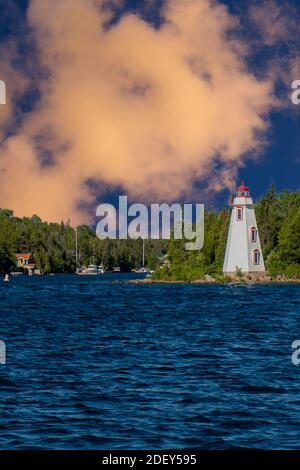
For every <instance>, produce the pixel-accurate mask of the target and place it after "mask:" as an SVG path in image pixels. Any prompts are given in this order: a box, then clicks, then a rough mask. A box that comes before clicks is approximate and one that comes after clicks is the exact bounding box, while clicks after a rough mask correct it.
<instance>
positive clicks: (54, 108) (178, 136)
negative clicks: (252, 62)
mask: <svg viewBox="0 0 300 470" xmlns="http://www.w3.org/2000/svg"><path fill="white" fill-rule="evenodd" d="M101 5H102V2H101V1H100V0H98V1H95V0H59V1H58V0H31V2H30V8H29V12H28V21H29V23H30V26H31V27H32V28H33V29H34V33H33V34H34V40H35V42H36V45H37V49H38V52H39V57H40V61H41V65H42V66H43V67H44V68H45V69H46V70H47V72H48V75H47V79H43V81H41V82H40V91H41V100H40V102H39V104H38V106H37V107H36V109H35V110H33V111H32V112H31V113H29V114H28V116H26V117H25V118H24V122H23V125H22V128H21V129H20V132H19V134H18V135H15V136H13V137H10V138H8V139H7V140H6V142H5V143H4V145H3V148H2V150H1V159H0V165H1V169H2V172H0V200H1V205H2V206H7V207H10V208H12V209H14V210H15V211H16V213H17V214H26V215H31V214H33V213H37V214H39V215H41V216H42V217H44V218H46V219H48V220H60V219H65V220H66V219H68V218H71V221H72V222H73V223H77V222H78V221H83V220H84V218H85V214H84V213H82V211H81V210H80V209H79V208H78V201H83V202H84V203H92V202H93V196H92V194H91V193H90V192H89V189H88V187H87V185H86V184H85V182H86V181H87V180H88V179H91V178H92V179H93V180H96V181H97V180H99V181H102V183H103V185H121V186H122V187H124V190H125V191H127V192H128V194H130V195H132V196H133V197H135V198H136V199H138V198H141V197H143V198H145V197H146V198H147V197H148V198H149V199H150V201H151V199H153V198H154V197H155V199H157V198H160V199H162V200H164V199H166V198H167V199H168V198H170V199H174V198H176V197H180V194H182V193H188V192H189V190H191V188H192V185H193V182H194V181H195V180H196V179H202V180H206V181H207V185H208V186H209V185H211V184H212V183H213V184H214V185H215V187H216V188H217V189H219V188H222V187H224V186H225V187H228V186H230V185H231V184H232V178H234V171H235V169H236V168H238V166H239V165H241V164H242V162H243V159H244V156H245V155H246V154H247V153H249V152H253V151H256V150H257V149H259V148H260V146H261V144H262V141H263V138H262V137H263V135H264V133H265V131H266V130H267V127H268V122H267V119H266V116H267V115H268V113H269V111H270V109H271V108H272V106H273V104H274V96H273V92H272V80H271V79H270V78H268V79H266V80H264V81H263V80H258V79H257V78H256V77H255V76H254V75H252V74H251V73H250V72H249V71H248V69H247V67H246V64H245V53H246V48H245V47H244V44H243V42H242V40H238V39H232V38H231V39H230V36H229V35H228V32H229V31H230V30H231V29H232V28H234V27H235V22H236V21H237V20H236V19H233V18H232V17H231V16H230V15H229V13H228V11H227V10H226V8H225V7H224V6H222V5H220V4H218V3H217V2H216V1H209V0H202V1H199V0H171V1H169V2H168V4H167V6H166V7H165V10H164V12H163V15H164V22H163V23H162V25H161V26H160V27H159V28H156V29H155V28H154V27H153V26H151V25H150V24H149V23H147V22H145V21H144V20H143V19H141V18H140V17H138V16H135V15H133V14H128V15H126V16H123V17H122V18H121V20H120V22H119V23H117V24H116V25H114V26H112V27H110V28H107V27H104V26H103V25H105V24H107V21H108V20H109V11H108V10H107V9H105V10H104V11H103V10H102V9H101ZM216 158H219V159H220V160H221V161H223V162H224V169H223V170H220V171H219V173H216V172H215V171H213V164H214V161H215V159H216ZM16 188H17V190H16Z"/></svg>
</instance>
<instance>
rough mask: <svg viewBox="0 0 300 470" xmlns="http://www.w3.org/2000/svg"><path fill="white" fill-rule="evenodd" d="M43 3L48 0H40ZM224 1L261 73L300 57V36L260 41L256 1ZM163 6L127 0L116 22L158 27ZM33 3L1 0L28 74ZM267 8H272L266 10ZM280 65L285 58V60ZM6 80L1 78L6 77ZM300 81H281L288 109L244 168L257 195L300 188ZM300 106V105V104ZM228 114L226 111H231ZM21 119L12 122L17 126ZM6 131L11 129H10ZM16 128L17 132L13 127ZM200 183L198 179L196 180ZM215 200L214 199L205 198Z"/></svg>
mask: <svg viewBox="0 0 300 470" xmlns="http://www.w3.org/2000/svg"><path fill="white" fill-rule="evenodd" d="M40 1H41V2H42V1H43V0H40ZM222 3H224V4H226V5H227V6H228V8H229V10H230V12H231V13H232V14H233V15H237V16H238V17H239V18H240V21H241V28H240V29H239V31H237V32H236V34H237V35H240V36H245V38H249V42H250V43H251V41H253V51H252V52H251V54H250V55H249V62H248V66H249V69H250V70H251V71H252V72H253V73H255V74H256V75H257V76H259V74H260V73H261V71H263V70H264V68H265V66H266V63H268V62H269V61H270V60H272V58H273V56H274V57H275V55H276V58H278V59H279V60H281V61H282V64H284V58H285V55H286V56H287V57H289V58H290V57H291V56H293V55H294V56H295V57H297V56H298V58H299V57H300V49H299V38H298V37H295V38H294V39H293V38H291V37H290V38H289V40H285V39H282V40H278V42H276V44H273V45H272V46H266V45H264V46H261V47H260V44H259V39H257V38H255V37H254V36H255V34H256V33H255V31H251V28H249V25H248V20H247V12H246V7H245V5H248V6H249V3H251V2H244V1H237V0H223V1H222ZM252 3H253V4H257V5H259V4H260V3H261V2H256V1H253V2H252ZM280 3H281V6H282V8H284V6H286V7H287V9H286V11H287V15H288V14H290V12H289V8H290V7H293V8H295V11H298V13H299V15H300V2H299V1H296V0H289V1H286V2H280ZM162 5H163V0H157V1H155V2H150V4H149V0H145V1H141V0H140V1H138V0H126V1H125V4H124V5H123V6H122V7H121V8H116V13H115V17H114V21H116V22H117V21H118V18H120V17H121V16H122V15H124V14H125V13H126V12H128V11H133V12H136V13H138V14H139V15H141V16H142V17H143V18H144V19H146V20H147V21H149V22H151V23H153V24H155V25H156V26H157V27H158V26H159V23H160V7H161V6H162ZM27 7H28V1H27V0H9V1H7V0H6V1H4V0H0V11H1V14H0V15H1V16H0V42H1V43H2V44H5V42H6V41H8V40H11V39H12V38H14V39H15V40H16V42H17V44H18V48H19V50H20V51H21V52H22V54H21V55H19V58H18V60H17V62H15V63H14V64H13V65H14V67H15V68H16V69H22V70H26V73H27V74H29V75H30V74H33V75H34V69H35V67H36V68H38V67H39V64H38V61H37V62H35V60H34V59H33V58H34V57H35V51H34V46H33V44H32V42H31V41H30V40H29V39H28V38H29V37H30V34H29V29H28V25H27V23H26V9H27ZM266 11H267V10H266ZM279 63H280V62H279ZM0 78H1V77H0ZM296 79H300V76H293V75H290V77H287V81H286V82H285V83H284V82H283V81H282V80H280V79H279V80H278V83H277V88H278V96H280V97H281V100H282V101H284V100H285V101H286V104H287V105H286V107H282V108H280V109H279V110H276V111H273V112H272V113H271V114H270V116H269V119H270V128H269V131H268V135H267V145H266V146H265V148H264V150H263V152H262V154H261V155H259V157H258V158H253V155H249V158H248V159H246V160H245V164H244V166H243V167H242V168H240V170H239V173H238V177H239V178H242V179H245V181H246V182H247V184H248V185H249V186H250V187H251V188H253V191H252V192H253V195H254V197H259V196H260V195H261V194H263V193H264V192H265V191H266V190H267V189H268V187H269V185H270V183H271V182H274V183H275V185H276V187H277V189H278V190H283V189H291V190H293V189H297V188H299V186H300V185H299V174H300V127H299V122H300V121H299V118H300V112H299V109H296V108H297V107H296V106H292V105H290V88H289V83H292V81H293V80H296ZM38 98H39V92H38V90H37V89H36V88H35V87H34V86H32V88H31V89H30V90H27V92H26V94H25V95H24V96H22V98H21V99H20V102H19V112H20V116H18V113H17V114H16V116H15V121H16V122H18V119H21V118H22V114H23V113H24V111H25V112H27V113H28V112H30V111H31V110H32V109H33V108H34V107H35V106H36V104H37V103H38ZM299 108H300V106H299ZM225 112H226V110H225ZM16 122H14V123H13V124H12V127H13V129H14V128H15V126H16ZM6 132H8V133H9V132H10V130H9V129H6ZM12 132H14V130H12ZM196 184H197V183H196ZM119 192H120V189H119V188H117V189H116V188H114V186H113V185H112V186H111V187H110V188H107V196H106V197H105V199H108V200H112V201H113V200H115V199H116V196H117V195H118V194H119ZM201 202H205V203H207V202H209V201H201ZM227 202H228V192H227V191H224V192H221V193H220V195H219V196H218V198H217V205H218V206H219V207H222V206H224V205H226V204H227Z"/></svg>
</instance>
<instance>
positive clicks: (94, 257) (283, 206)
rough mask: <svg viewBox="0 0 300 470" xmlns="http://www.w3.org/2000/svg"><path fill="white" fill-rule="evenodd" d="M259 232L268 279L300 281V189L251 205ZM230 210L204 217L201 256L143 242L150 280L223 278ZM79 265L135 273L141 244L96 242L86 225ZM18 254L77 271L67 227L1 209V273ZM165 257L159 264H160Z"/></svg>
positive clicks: (271, 193) (48, 267) (176, 244)
mask: <svg viewBox="0 0 300 470" xmlns="http://www.w3.org/2000/svg"><path fill="white" fill-rule="evenodd" d="M255 212H256V218H257V224H258V230H259V234H260V240H261V245H262V250H263V255H264V260H265V264H266V269H267V270H268V271H269V274H270V275H271V276H276V275H286V276H287V277H289V278H291V277H297V278H300V190H297V191H287V190H286V191H283V192H281V193H277V192H276V189H275V186H274V185H271V187H270V188H269V190H268V191H267V193H266V194H265V195H264V196H263V197H261V198H260V200H259V201H258V202H257V204H256V206H255ZM230 214H231V211H230V208H227V209H222V210H221V211H219V212H216V211H210V212H205V241H204V246H203V248H202V250H201V251H187V250H186V249H185V243H186V241H187V240H184V239H183V240H174V238H171V239H170V240H168V241H165V240H146V242H145V260H146V265H147V266H148V267H149V268H151V269H155V268H156V270H155V273H154V278H156V279H166V280H168V279H169V280H194V279H201V278H203V276H205V275H212V276H214V277H215V278H218V277H219V278H220V279H221V278H222V266H223V260H224V255H225V248H226V241H227V234H228V228H229V222H230ZM78 246H79V264H80V265H82V266H87V265H89V264H103V265H104V268H105V269H106V270H112V269H114V267H116V266H119V267H120V268H121V270H122V271H130V270H131V269H134V268H139V267H140V266H141V262H142V241H141V240H140V239H138V240H131V239H128V240H109V239H107V240H100V239H99V238H98V237H97V236H96V233H95V230H94V229H93V228H92V227H91V226H88V225H82V226H79V227H78ZM16 253H32V254H33V256H34V260H35V263H36V268H37V269H40V270H41V272H43V273H45V274H47V273H64V272H65V273H72V272H75V269H76V258H75V230H74V228H72V227H71V226H70V225H69V224H68V223H63V222H61V223H60V224H58V223H48V222H44V221H42V220H41V218H40V217H38V216H37V215H33V216H32V217H23V218H19V217H16V216H15V215H14V214H13V211H11V210H9V209H0V271H2V272H8V271H9V270H12V269H15V262H16V260H15V254H16ZM166 253H167V254H168V257H167V260H165V262H164V264H163V265H162V259H163V256H164V255H165V254H166Z"/></svg>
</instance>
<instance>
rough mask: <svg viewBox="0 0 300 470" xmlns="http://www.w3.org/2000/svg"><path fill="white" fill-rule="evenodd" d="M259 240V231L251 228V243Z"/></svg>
mask: <svg viewBox="0 0 300 470" xmlns="http://www.w3.org/2000/svg"><path fill="white" fill-rule="evenodd" d="M256 239H257V230H256V228H255V227H252V228H251V241H252V242H256Z"/></svg>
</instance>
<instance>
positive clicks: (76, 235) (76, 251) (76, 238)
mask: <svg viewBox="0 0 300 470" xmlns="http://www.w3.org/2000/svg"><path fill="white" fill-rule="evenodd" d="M75 243H76V248H75V257H76V269H77V268H78V227H76V228H75Z"/></svg>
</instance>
